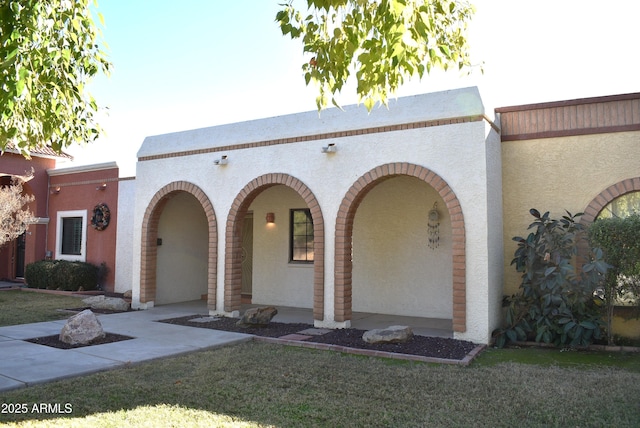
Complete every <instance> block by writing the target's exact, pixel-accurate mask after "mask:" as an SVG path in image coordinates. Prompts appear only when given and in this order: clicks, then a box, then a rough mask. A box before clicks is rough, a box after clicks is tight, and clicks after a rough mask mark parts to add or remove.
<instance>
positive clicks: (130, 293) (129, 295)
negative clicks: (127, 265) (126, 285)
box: [122, 290, 133, 299]
mask: <svg viewBox="0 0 640 428" xmlns="http://www.w3.org/2000/svg"><path fill="white" fill-rule="evenodd" d="M132 296H133V291H131V290H127V291H125V292H124V293H123V294H122V297H123V298H125V299H130V298H131V297H132Z"/></svg>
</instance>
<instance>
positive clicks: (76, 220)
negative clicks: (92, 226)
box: [55, 210, 87, 262]
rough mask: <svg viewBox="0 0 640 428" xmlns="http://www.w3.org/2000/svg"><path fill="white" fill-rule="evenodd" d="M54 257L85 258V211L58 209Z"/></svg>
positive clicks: (75, 259)
mask: <svg viewBox="0 0 640 428" xmlns="http://www.w3.org/2000/svg"><path fill="white" fill-rule="evenodd" d="M56 220H57V221H56V251H55V258H56V259H61V260H70V261H80V262H84V261H86V259H87V211H86V210H75V211H58V212H57V214H56Z"/></svg>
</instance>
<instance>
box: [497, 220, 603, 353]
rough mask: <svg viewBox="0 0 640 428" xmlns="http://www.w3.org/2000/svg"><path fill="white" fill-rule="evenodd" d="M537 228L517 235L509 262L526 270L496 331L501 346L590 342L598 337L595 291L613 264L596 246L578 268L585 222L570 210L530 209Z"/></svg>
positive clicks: (598, 317) (563, 344) (597, 310)
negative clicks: (560, 212)
mask: <svg viewBox="0 0 640 428" xmlns="http://www.w3.org/2000/svg"><path fill="white" fill-rule="evenodd" d="M529 212H530V213H531V215H532V216H533V217H534V219H535V220H534V221H533V222H532V223H531V224H530V225H529V229H533V230H534V231H533V232H531V233H529V235H528V236H527V237H526V238H523V237H520V236H516V237H514V238H513V240H514V241H516V242H517V243H518V249H517V250H516V252H515V254H514V259H513V260H512V261H511V264H512V265H515V267H516V270H517V271H518V272H521V273H522V282H521V283H520V292H519V293H517V294H514V295H513V296H510V297H505V299H504V301H503V303H504V306H505V325H504V327H502V328H500V329H497V330H496V331H494V332H493V336H494V338H495V340H496V344H497V345H498V346H500V347H502V346H504V345H506V344H507V343H509V342H516V341H535V342H544V343H553V344H554V345H556V346H587V345H589V344H591V343H592V342H593V341H594V340H596V339H600V335H601V327H602V326H601V324H602V322H601V319H600V309H599V308H598V305H597V304H596V303H595V302H594V298H593V293H594V291H595V290H596V289H597V287H598V286H599V285H600V284H602V282H603V281H604V277H605V275H606V274H607V270H608V269H609V268H610V266H609V265H608V264H607V263H606V262H605V261H604V259H603V253H602V250H601V249H599V248H593V249H592V251H591V253H590V254H588V255H585V257H586V260H584V261H585V263H584V264H582V265H581V267H580V268H579V267H578V263H579V260H577V258H576V256H577V255H578V247H579V242H580V241H582V240H584V239H586V238H585V232H584V226H583V225H582V224H581V223H579V222H577V221H576V219H577V218H578V217H579V216H581V215H582V213H579V214H575V215H574V214H571V213H570V212H567V213H566V215H564V216H562V218H560V219H554V218H551V216H550V215H549V212H548V211H547V212H545V213H544V214H541V213H540V212H539V211H538V210H536V209H531V210H529Z"/></svg>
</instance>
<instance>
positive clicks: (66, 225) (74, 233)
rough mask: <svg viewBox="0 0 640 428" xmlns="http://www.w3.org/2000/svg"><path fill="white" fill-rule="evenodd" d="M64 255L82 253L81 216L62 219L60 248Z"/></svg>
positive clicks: (78, 254)
mask: <svg viewBox="0 0 640 428" xmlns="http://www.w3.org/2000/svg"><path fill="white" fill-rule="evenodd" d="M60 253H61V254H64V255H72V256H80V255H82V217H64V218H63V219H62V248H61V251H60Z"/></svg>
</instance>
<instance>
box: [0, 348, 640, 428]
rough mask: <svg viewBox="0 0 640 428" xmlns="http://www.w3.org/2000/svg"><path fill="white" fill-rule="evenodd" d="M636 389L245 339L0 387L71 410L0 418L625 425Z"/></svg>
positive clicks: (521, 368)
mask: <svg viewBox="0 0 640 428" xmlns="http://www.w3.org/2000/svg"><path fill="white" fill-rule="evenodd" d="M496 352H502V351H496ZM481 360H482V357H481ZM639 396H640V372H638V371H631V370H625V369H620V368H615V367H601V366H598V367H588V366H576V367H559V366H539V365H531V364H520V363H497V364H483V363H482V361H480V362H479V363H477V364H473V365H471V366H469V367H459V366H449V365H429V364H421V363H408V362H398V361H396V360H385V359H380V358H364V357H354V356H351V355H344V354H339V353H334V352H327V351H318V350H310V349H302V348H295V347H287V346H280V345H273V344H266V343H259V342H248V343H244V344H241V345H236V346H229V347H224V348H220V349H215V350H209V351H203V352H195V353H191V354H187V355H183V356H179V357H175V358H167V359H163V360H157V361H153V362H149V363H144V364H139V365H135V366H132V367H128V368H124V369H118V370H113V371H109V372H103V373H98V374H94V375H90V376H85V377H80V378H75V379H70V380H65V381H60V382H54V383H50V384H45V385H38V386H33V387H29V388H25V389H20V390H15V391H11V392H7V393H4V394H0V402H1V403H26V404H27V407H28V408H29V409H31V408H32V406H33V404H39V403H45V404H48V403H59V404H60V408H62V409H65V408H66V409H70V410H71V412H70V413H69V414H61V415H51V414H38V413H34V412H31V411H30V412H28V413H27V414H18V415H16V414H0V422H2V421H4V422H5V423H7V422H9V421H21V422H19V423H18V425H17V426H56V427H66V426H92V427H94V426H243V424H244V426H280V427H283V426H340V427H344V426H394V427H397V426H402V427H410V426H438V427H449V426H450V427H460V426H505V427H506V426H519V427H542V426H580V427H601V426H615V427H631V426H637V423H638V421H640V405H639V402H638V397H639ZM65 406H67V407H65Z"/></svg>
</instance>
